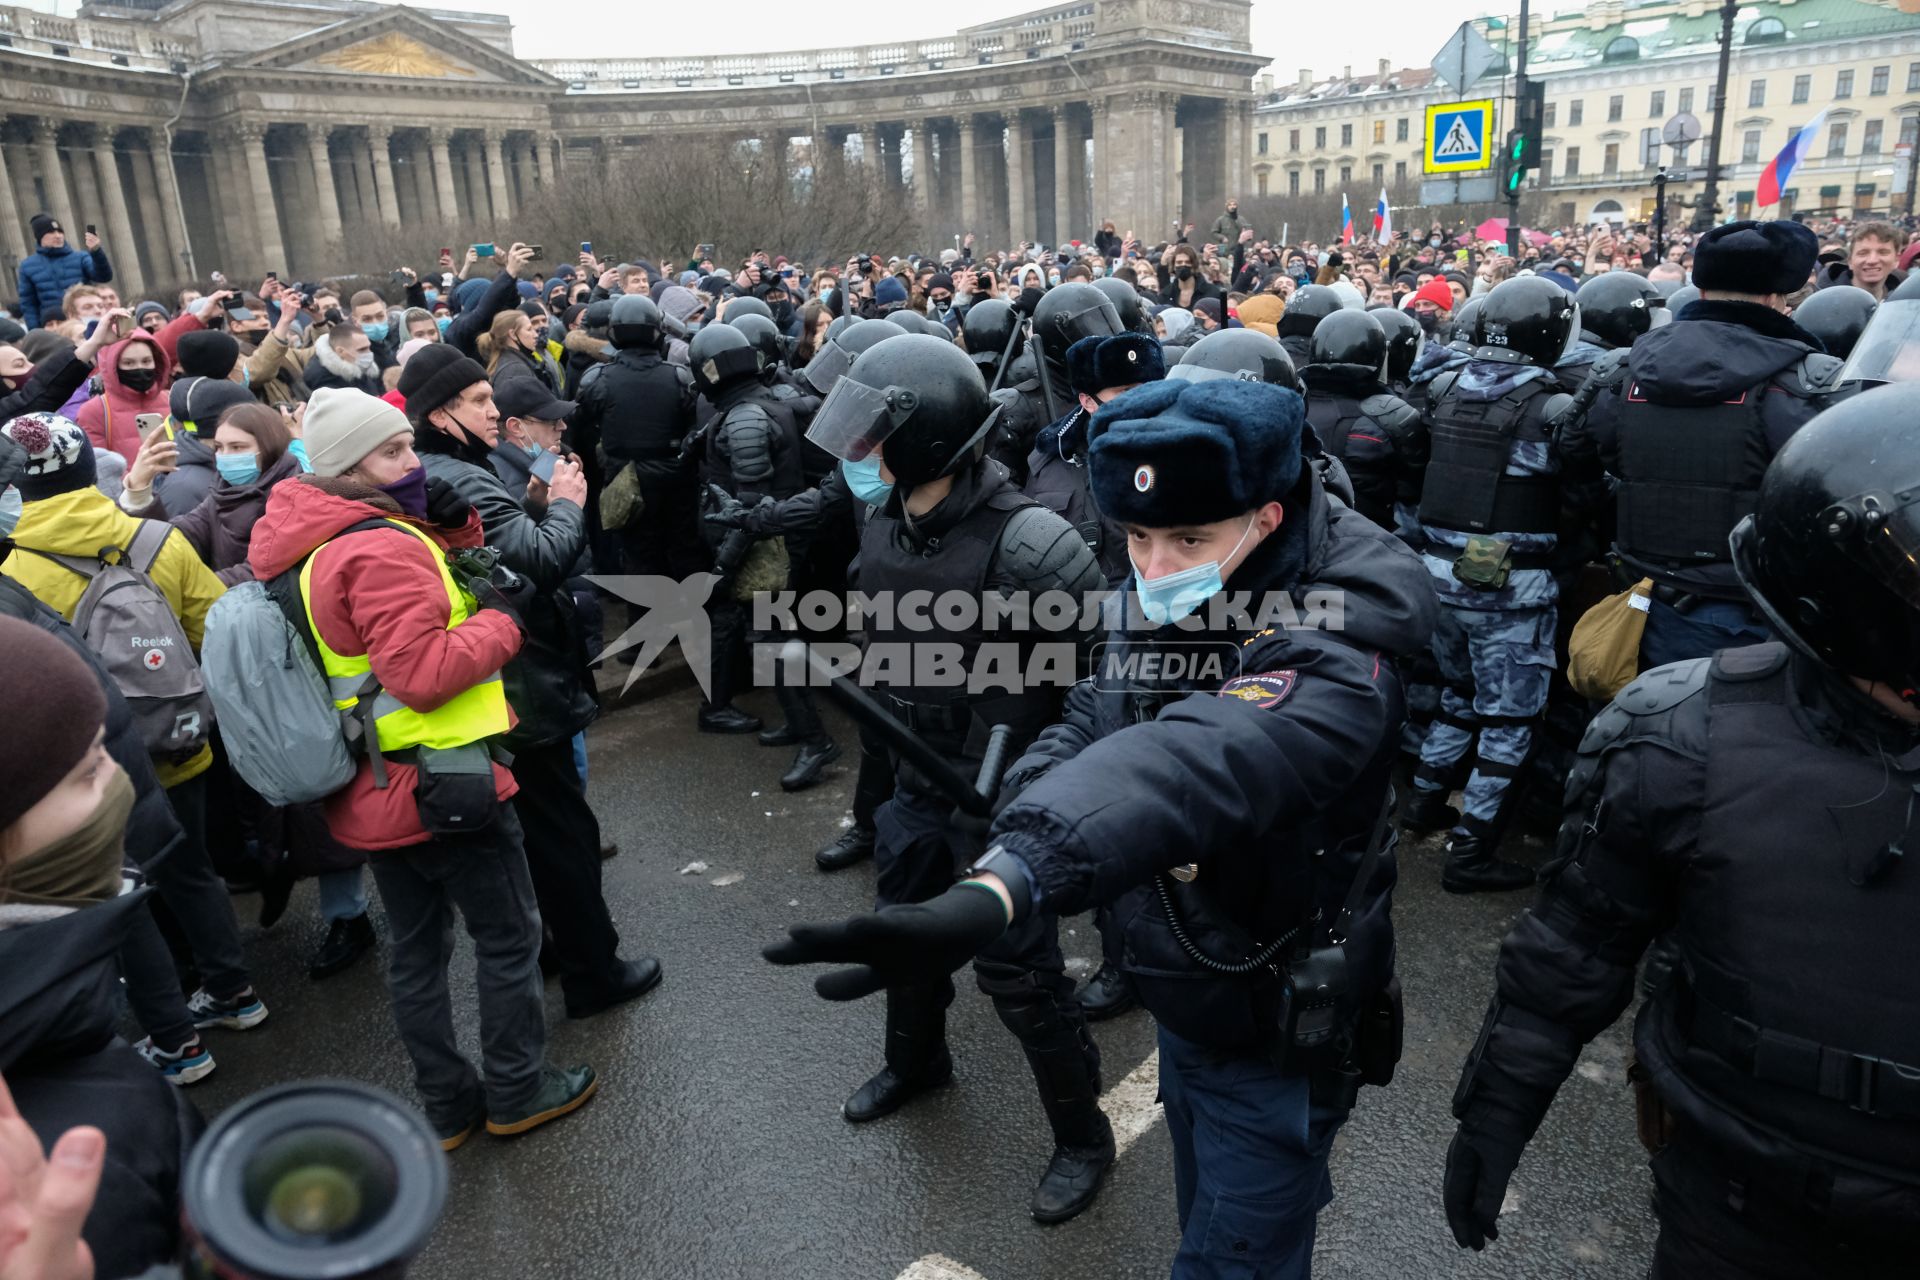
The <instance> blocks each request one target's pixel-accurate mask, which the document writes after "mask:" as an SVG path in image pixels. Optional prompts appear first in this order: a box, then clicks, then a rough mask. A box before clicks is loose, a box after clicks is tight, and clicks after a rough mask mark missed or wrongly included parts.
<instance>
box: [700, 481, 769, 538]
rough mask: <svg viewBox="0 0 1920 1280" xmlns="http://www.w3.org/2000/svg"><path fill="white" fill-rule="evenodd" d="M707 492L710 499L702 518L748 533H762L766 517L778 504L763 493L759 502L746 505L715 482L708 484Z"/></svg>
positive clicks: (724, 527) (721, 526)
mask: <svg viewBox="0 0 1920 1280" xmlns="http://www.w3.org/2000/svg"><path fill="white" fill-rule="evenodd" d="M707 492H708V497H709V499H710V501H709V502H708V503H707V504H706V508H707V509H706V513H705V515H704V516H702V519H704V520H705V521H706V522H707V523H708V524H711V525H717V526H719V527H720V528H722V529H745V530H746V531H747V532H749V533H754V534H764V533H765V532H766V529H765V525H766V523H767V520H768V517H769V516H770V515H771V513H772V509H773V508H774V507H775V506H777V505H778V504H777V503H775V502H774V500H773V498H772V496H771V495H763V496H762V497H761V499H760V501H759V502H757V503H755V504H754V505H753V506H748V505H747V504H746V503H744V502H742V501H740V499H738V498H736V497H734V496H733V495H732V494H730V493H728V492H727V491H726V490H725V489H722V488H721V487H720V486H719V485H717V484H710V485H708V486H707Z"/></svg>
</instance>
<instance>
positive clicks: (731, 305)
mask: <svg viewBox="0 0 1920 1280" xmlns="http://www.w3.org/2000/svg"><path fill="white" fill-rule="evenodd" d="M722 310H723V312H724V313H725V319H726V322H727V323H728V324H732V323H733V322H734V321H735V320H737V319H739V318H740V317H741V316H760V317H762V318H763V319H767V320H771V319H773V308H772V307H770V306H768V305H767V304H766V303H764V302H762V301H761V300H760V299H758V298H756V297H754V296H753V295H752V294H750V293H743V294H741V295H739V296H738V297H735V298H728V299H727V302H726V306H725V307H724V308H722Z"/></svg>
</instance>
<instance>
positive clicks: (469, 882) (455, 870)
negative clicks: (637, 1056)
mask: <svg viewBox="0 0 1920 1280" xmlns="http://www.w3.org/2000/svg"><path fill="white" fill-rule="evenodd" d="M370 865H371V866H372V867H373V879H374V883H375V884H377V885H379V886H380V900H381V901H382V902H383V903H385V904H386V908H387V925H388V927H389V928H390V929H391V930H392V932H393V948H392V954H391V960H390V962H389V964H388V969H387V979H388V985H389V987H390V989H391V991H392V995H393V1020H394V1023H395V1024H396V1025H397V1027H398V1029H399V1032H400V1041H401V1043H402V1044H404V1045H405V1046H406V1048H407V1054H408V1056H409V1057H411V1058H412V1059H413V1072H414V1084H415V1086H416V1087H417V1088H418V1089H419V1091H420V1099H421V1102H422V1104H423V1107H424V1109H425V1111H426V1113H427V1119H428V1120H430V1121H431V1122H432V1123H433V1124H434V1125H435V1127H437V1128H441V1129H449V1128H453V1127H457V1126H458V1125H459V1124H460V1123H461V1122H463V1121H465V1120H466V1119H467V1118H468V1117H469V1116H471V1115H472V1114H473V1108H474V1103H475V1102H476V1100H478V1099H479V1098H480V1097H481V1096H482V1092H483V1090H484V1094H485V1099H486V1103H487V1109H488V1110H489V1111H490V1112H491V1113H493V1114H495V1115H505V1114H511V1113H513V1112H516V1111H518V1110H519V1109H520V1108H521V1107H523V1106H524V1105H525V1104H526V1103H527V1102H528V1101H529V1100H530V1099H531V1098H532V1097H533V1095H534V1094H535V1093H536V1092H538V1091H539V1088H540V1068H541V1066H542V1064H543V1063H544V1062H545V1060H546V1052H547V1024H546V1011H545V1007H544V1001H543V999H542V993H541V982H540V909H539V907H538V906H537V905H536V904H535V902H534V896H533V882H532V880H531V879H530V878H529V877H528V875H527V856H526V854H525V852H524V851H523V850H522V848H521V844H520V822H519V819H518V818H516V817H515V816H514V813H513V809H512V807H511V806H504V805H503V806H502V807H501V810H500V816H499V817H498V818H497V819H495V821H494V823H493V825H492V826H491V827H489V828H488V829H487V830H485V831H476V832H474V833H473V834H472V835H465V836H437V837H435V838H434V839H432V840H429V841H427V842H426V843H425V844H416V845H408V846H407V847H406V848H404V849H390V850H387V851H385V852H383V853H376V854H374V855H373V860H372V862H371V864H370ZM456 911H457V912H458V913H459V915H460V918H461V919H462V920H463V921H464V922H465V924H466V929H467V936H468V937H470V938H472V939H473V958H474V971H475V987H476V989H477V992H478V995H479V998H480V1060H481V1065H482V1066H483V1067H484V1068H485V1070H486V1083H485V1084H484V1086H483V1085H482V1083H481V1078H480V1076H479V1075H478V1074H476V1073H475V1071H474V1069H473V1064H472V1063H471V1062H469V1061H468V1060H467V1057H466V1055H465V1054H463V1053H461V1052H460V1046H459V1042H458V1040H457V1038H456V1036H455V1033H454V1029H453V998H452V996H451V994H450V993H449V992H448V989H447V964H448V962H449V961H450V960H452V958H453V917H454V913H455V912H456Z"/></svg>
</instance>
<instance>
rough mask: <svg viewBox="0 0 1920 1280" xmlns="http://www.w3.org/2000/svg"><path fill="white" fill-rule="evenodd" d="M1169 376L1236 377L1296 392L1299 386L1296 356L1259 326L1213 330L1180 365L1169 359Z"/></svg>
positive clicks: (1184, 378) (1188, 379)
mask: <svg viewBox="0 0 1920 1280" xmlns="http://www.w3.org/2000/svg"><path fill="white" fill-rule="evenodd" d="M1176 350H1178V348H1169V351H1168V354H1169V355H1171V354H1172V352H1173V351H1176ZM1167 377H1168V378H1170V379H1172V378H1178V379H1180V380H1182V381H1185V382H1210V381H1212V380H1213V379H1215V378H1237V379H1239V380H1240V381H1242V382H1270V383H1272V384H1273V385H1274V386H1277V387H1288V388H1290V389H1292V390H1294V391H1298V390H1299V389H1300V377H1299V375H1298V374H1296V373H1295V372H1294V370H1293V357H1292V356H1289V355H1288V354H1287V349H1286V348H1285V347H1283V346H1281V345H1280V343H1279V342H1278V341H1277V340H1275V339H1273V338H1269V337H1268V336H1267V335H1266V334H1264V333H1261V332H1260V331H1259V330H1257V329H1216V330H1214V331H1213V332H1212V333H1210V334H1208V335H1207V336H1206V337H1204V338H1202V339H1200V341H1198V342H1196V343H1194V344H1193V345H1192V346H1190V347H1188V348H1187V349H1186V354H1185V355H1183V356H1182V357H1181V358H1180V363H1179V364H1177V365H1175V364H1172V363H1171V362H1169V366H1168V369H1167Z"/></svg>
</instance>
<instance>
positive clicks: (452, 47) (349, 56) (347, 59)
mask: <svg viewBox="0 0 1920 1280" xmlns="http://www.w3.org/2000/svg"><path fill="white" fill-rule="evenodd" d="M230 65H233V66H237V67H245V68H257V69H273V70H286V71H304V72H313V73H316V74H321V75H339V76H352V77H355V78H361V77H367V76H391V77H394V78H396V79H402V80H417V81H426V80H435V81H443V82H451V83H454V84H473V85H479V84H512V85H539V86H542V87H546V88H552V87H557V86H558V83H559V82H558V81H556V80H554V79H553V77H551V76H549V75H547V74H546V73H545V72H544V71H541V70H539V69H537V68H535V67H532V66H530V65H528V64H527V63H524V62H521V61H519V60H518V59H516V58H511V57H508V56H507V55H506V54H503V53H501V52H500V51H499V50H497V49H494V48H492V47H490V46H489V45H487V44H484V43H482V42H481V41H479V40H476V39H474V38H472V37H470V36H467V35H465V34H463V33H461V32H459V31H457V30H455V29H453V28H452V27H450V26H448V25H446V24H436V23H433V22H431V21H429V20H428V19H426V18H423V17H421V16H419V15H418V14H417V13H415V12H414V11H412V10H410V9H407V8H404V7H401V6H399V5H395V6H393V7H391V8H388V9H385V10H383V11H381V12H378V13H375V14H372V15H369V16H367V17H364V18H353V19H349V20H347V21H345V22H336V23H334V24H333V25H331V26H327V27H322V28H320V29H319V30H317V31H311V32H308V33H307V34H306V35H303V36H300V37H299V38H297V39H294V40H289V41H287V42H285V43H284V44H279V45H275V46H273V47H271V48H268V49H263V50H261V51H260V52H259V53H256V54H254V55H252V56H251V57H248V58H244V59H242V60H240V61H239V62H237V63H234V64H230Z"/></svg>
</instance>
